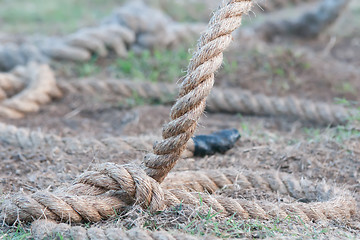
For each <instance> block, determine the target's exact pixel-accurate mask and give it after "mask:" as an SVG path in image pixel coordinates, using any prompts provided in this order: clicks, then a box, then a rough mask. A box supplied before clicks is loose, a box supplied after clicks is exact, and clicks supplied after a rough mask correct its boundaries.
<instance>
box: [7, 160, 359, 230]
mask: <svg viewBox="0 0 360 240" xmlns="http://www.w3.org/2000/svg"><path fill="white" fill-rule="evenodd" d="M213 173H215V174H217V175H215V176H212V177H213V179H212V180H211V181H212V184H211V185H212V186H211V185H203V186H202V189H203V190H204V191H205V192H211V189H212V190H214V189H215V187H214V186H216V184H218V186H221V185H222V184H225V183H226V184H227V185H228V184H234V183H235V182H237V183H239V184H240V185H239V186H240V187H243V186H246V187H245V189H251V188H252V187H255V188H256V189H260V190H263V191H272V192H278V193H284V194H287V193H288V194H289V195H291V196H294V197H296V199H297V200H300V201H304V202H294V203H288V204H286V203H271V202H267V201H257V200H246V199H232V198H228V197H224V196H221V195H213V196H211V195H208V194H204V193H198V192H188V190H190V191H191V190H192V189H196V190H198V189H200V188H199V187H196V185H197V184H199V181H194V182H193V183H194V185H193V186H191V184H192V183H190V182H189V181H187V180H188V179H189V177H186V179H184V180H183V181H182V180H181V179H178V180H177V183H178V184H179V185H180V184H181V183H183V184H184V185H185V186H187V187H186V190H181V189H171V188H172V187H173V185H171V184H169V185H167V184H166V183H164V185H163V187H162V188H161V187H160V185H159V184H158V183H157V182H156V181H155V180H154V179H152V178H150V177H148V176H147V175H146V173H145V172H144V171H143V170H141V169H140V168H138V167H134V166H130V165H124V166H119V165H116V164H111V163H105V164H100V165H96V166H94V167H93V169H91V170H90V171H87V172H85V173H83V174H82V175H81V176H79V177H78V178H77V179H76V180H75V182H74V185H72V186H71V187H69V188H68V189H58V190H57V191H56V192H54V193H50V192H48V191H39V192H36V193H34V194H32V195H29V196H26V195H18V196H13V197H12V198H11V199H8V200H5V201H4V203H3V209H2V213H1V215H2V216H1V217H2V219H4V220H5V221H6V222H7V223H8V224H12V223H15V222H16V221H32V220H35V219H39V218H47V219H53V220H57V221H59V220H60V221H65V222H67V221H70V222H83V221H90V222H97V221H100V220H101V219H107V218H108V217H110V216H114V215H115V214H116V211H122V210H125V209H126V208H128V207H129V206H131V205H132V204H134V203H136V204H140V205H141V206H143V207H144V208H149V210H151V211H158V210H163V209H165V207H170V206H176V205H178V204H180V203H182V204H186V205H190V206H200V205H204V207H206V208H210V207H211V208H212V209H214V210H215V211H216V212H219V213H220V214H223V215H224V216H231V215H233V214H236V215H237V216H239V217H240V218H244V219H248V218H252V219H271V218H274V217H275V218H276V217H279V218H280V219H285V218H287V217H288V216H289V215H296V216H299V217H300V218H301V219H302V221H304V222H309V221H320V220H321V221H325V220H329V219H338V220H344V219H349V218H351V216H352V215H354V214H355V212H356V202H355V199H354V198H353V197H352V196H351V195H350V194H341V195H339V194H338V193H339V192H341V191H340V190H337V189H335V188H330V187H329V186H327V185H326V184H322V185H321V184H319V186H318V187H314V186H312V185H315V184H314V183H312V182H308V181H298V180H296V179H293V177H291V175H287V174H277V173H273V172H249V173H248V176H245V175H244V174H243V173H241V172H237V173H234V172H233V173H231V171H230V174H229V171H228V170H225V171H223V172H221V171H219V172H216V171H214V172H212V173H211V174H209V175H204V172H193V174H189V176H193V177H194V178H196V177H197V175H199V176H200V178H204V176H205V177H208V178H210V175H212V174H213ZM178 176H179V175H176V174H175V175H174V176H173V177H170V178H172V179H174V178H176V177H178ZM224 176H226V177H225V178H224ZM257 176H259V177H257ZM222 178H223V179H225V180H222ZM234 179H237V180H234ZM221 181H222V182H221ZM206 184H207V183H206ZM200 185H201V184H200ZM189 186H191V187H189ZM167 188H170V189H169V190H168V189H167ZM318 199H320V201H322V202H312V201H316V200H318ZM305 202H310V203H305Z"/></svg>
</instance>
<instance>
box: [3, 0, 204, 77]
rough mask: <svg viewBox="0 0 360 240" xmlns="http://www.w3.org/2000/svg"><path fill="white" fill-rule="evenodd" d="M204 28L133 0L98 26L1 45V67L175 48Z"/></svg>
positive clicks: (83, 59)
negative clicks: (172, 17)
mask: <svg viewBox="0 0 360 240" xmlns="http://www.w3.org/2000/svg"><path fill="white" fill-rule="evenodd" d="M139 13H141V14H139ZM149 19H151V20H152V21H151V24H149ZM203 29H205V26H204V25H203V24H190V23H189V24H182V23H177V22H174V21H173V20H172V19H171V18H170V17H168V16H166V15H165V14H164V13H162V12H160V11H158V10H156V9H152V8H150V7H149V6H147V5H145V4H144V3H140V2H131V3H128V4H127V5H124V6H123V7H121V8H120V9H118V10H116V11H114V13H113V14H111V15H110V16H109V17H108V18H106V19H105V20H104V21H103V23H102V24H101V25H99V26H96V27H89V28H84V29H80V30H79V31H77V32H75V33H73V34H70V35H68V36H65V37H59V38H57V37H33V38H30V39H27V40H25V41H23V42H22V43H20V44H14V43H7V44H4V45H2V46H1V45H0V69H2V70H6V71H8V70H11V69H12V68H14V67H16V66H18V65H24V64H27V63H29V62H32V61H34V62H40V63H48V62H49V61H50V60H52V59H54V60H67V61H80V62H82V61H88V60H90V59H91V57H92V56H93V55H94V54H96V55H97V56H99V57H106V56H108V55H109V53H110V52H109V51H108V50H111V51H113V52H115V54H116V55H117V56H119V57H126V56H127V54H128V51H129V50H130V49H132V50H134V51H142V50H144V49H153V48H160V47H161V48H172V47H175V46H178V45H179V44H180V43H183V42H186V41H189V40H190V39H193V38H194V36H197V35H198V33H199V32H200V31H202V30H203Z"/></svg>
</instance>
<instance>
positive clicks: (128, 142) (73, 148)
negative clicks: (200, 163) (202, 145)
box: [0, 123, 194, 157]
mask: <svg viewBox="0 0 360 240" xmlns="http://www.w3.org/2000/svg"><path fill="white" fill-rule="evenodd" d="M156 139H158V137H156V136H151V135H145V136H136V137H131V136H129V137H109V138H104V139H101V140H97V139H93V138H76V137H60V136H58V135H55V134H45V133H43V132H41V131H30V130H29V129H26V128H18V127H16V126H13V125H8V124H4V123H0V144H2V145H10V146H15V147H19V148H22V149H33V150H34V149H38V148H41V149H43V148H46V147H52V148H57V149H60V150H62V151H64V152H66V153H69V154H78V153H85V152H88V151H89V150H93V149H96V150H101V149H102V150H104V151H106V152H111V151H112V150H116V151H119V150H121V151H124V152H134V151H144V152H150V151H151V150H152V147H153V142H154V140H156ZM193 154H194V142H193V140H192V139H190V140H189V142H188V144H187V147H186V152H185V153H184V154H183V157H191V156H192V155H193Z"/></svg>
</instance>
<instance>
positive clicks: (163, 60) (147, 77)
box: [114, 48, 191, 82]
mask: <svg viewBox="0 0 360 240" xmlns="http://www.w3.org/2000/svg"><path fill="white" fill-rule="evenodd" d="M190 56H191V55H190V53H189V52H188V51H187V50H185V49H184V48H179V49H177V50H155V51H153V52H151V51H149V50H145V51H143V52H142V53H141V54H140V55H136V54H135V53H134V52H129V56H128V57H127V58H126V59H123V58H118V59H117V60H116V63H115V67H114V69H115V72H116V75H117V77H120V78H124V77H125V78H132V79H138V80H144V81H151V82H158V81H159V82H175V81H177V80H178V79H179V78H180V77H181V76H183V74H184V72H183V71H181V70H180V69H185V67H186V66H187V63H188V61H189V59H190Z"/></svg>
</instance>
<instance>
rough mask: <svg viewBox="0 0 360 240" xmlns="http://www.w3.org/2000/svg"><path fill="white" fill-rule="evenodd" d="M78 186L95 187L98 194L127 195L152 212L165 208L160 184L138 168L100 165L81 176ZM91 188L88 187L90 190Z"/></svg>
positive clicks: (76, 182) (76, 181) (107, 164)
mask: <svg viewBox="0 0 360 240" xmlns="http://www.w3.org/2000/svg"><path fill="white" fill-rule="evenodd" d="M77 184H85V185H90V186H91V187H95V188H96V194H99V193H101V192H102V191H103V192H107V191H114V193H115V194H120V195H124V194H126V195H127V196H128V197H130V200H132V202H134V203H135V204H139V205H141V206H142V207H143V208H149V210H150V211H161V210H163V209H164V208H165V204H164V192H163V190H162V189H161V187H160V185H159V183H158V182H156V181H155V180H154V179H153V178H151V177H149V176H148V175H147V174H146V173H145V171H144V170H143V169H141V168H140V167H138V166H134V165H118V164H114V163H103V164H98V165H95V166H93V168H92V169H91V170H90V171H87V172H85V173H83V174H82V175H80V176H79V177H78V178H77V179H76V180H75V183H74V186H76V185H77ZM91 187H90V188H91ZM90 188H89V187H88V189H90ZM99 190H100V191H99ZM101 190H102V191H101ZM88 193H89V192H88Z"/></svg>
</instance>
